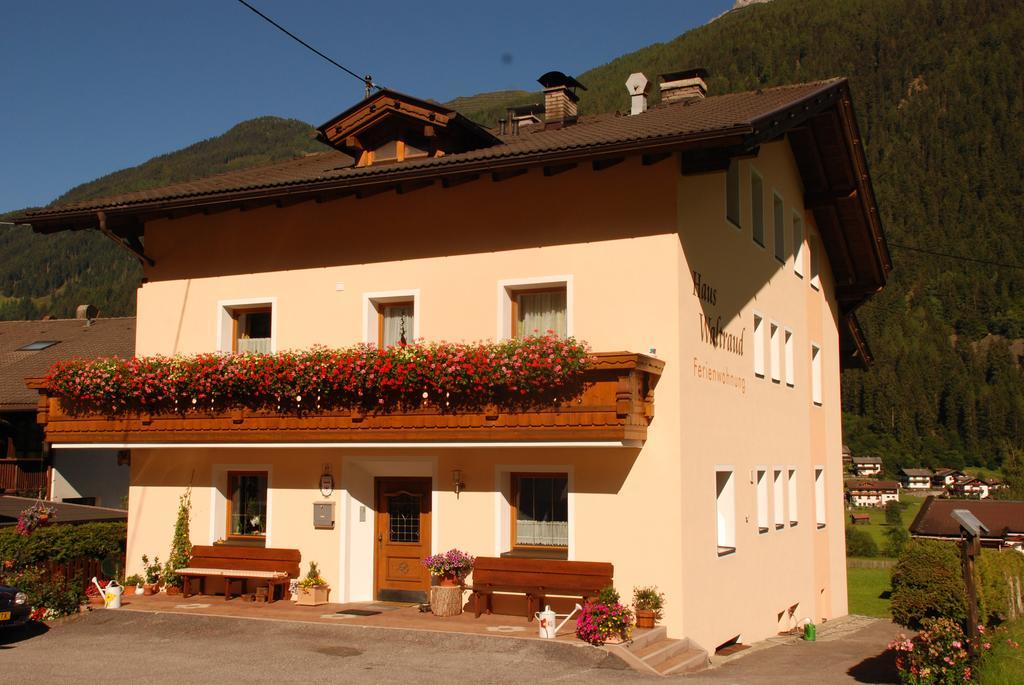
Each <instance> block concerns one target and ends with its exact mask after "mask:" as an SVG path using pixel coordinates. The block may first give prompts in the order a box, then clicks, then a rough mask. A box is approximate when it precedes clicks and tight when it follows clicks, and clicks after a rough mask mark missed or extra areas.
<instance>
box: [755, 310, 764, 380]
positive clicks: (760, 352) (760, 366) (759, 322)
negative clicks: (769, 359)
mask: <svg viewBox="0 0 1024 685" xmlns="http://www.w3.org/2000/svg"><path fill="white" fill-rule="evenodd" d="M754 375H755V376H757V377H758V378H764V318H763V317H762V316H761V315H760V314H758V313H756V312H755V313H754Z"/></svg>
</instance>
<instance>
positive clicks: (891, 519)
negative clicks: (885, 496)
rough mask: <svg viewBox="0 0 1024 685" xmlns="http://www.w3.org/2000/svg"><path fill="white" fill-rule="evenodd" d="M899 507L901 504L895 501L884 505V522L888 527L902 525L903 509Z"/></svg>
mask: <svg viewBox="0 0 1024 685" xmlns="http://www.w3.org/2000/svg"><path fill="white" fill-rule="evenodd" d="M901 505H902V502H897V501H895V500H893V501H891V502H888V503H887V504H886V505H885V522H886V523H888V524H889V525H890V526H902V525H903V507H902V506H901Z"/></svg>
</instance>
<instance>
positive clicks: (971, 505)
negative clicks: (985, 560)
mask: <svg viewBox="0 0 1024 685" xmlns="http://www.w3.org/2000/svg"><path fill="white" fill-rule="evenodd" d="M954 509H967V510H968V511H970V512H971V513H972V514H974V515H975V516H977V517H978V520H979V521H981V522H982V523H983V524H985V527H986V528H988V531H989V532H988V535H987V536H986V538H988V539H1006V538H1008V537H1020V536H1024V502H1022V501H1019V500H961V499H938V498H936V497H928V498H926V499H925V501H924V504H922V505H921V510H920V511H919V512H918V513H917V517H916V518H914V522H913V523H911V524H910V532H911V534H913V535H917V536H921V537H943V538H959V537H960V524H959V523H957V522H956V521H955V520H954V519H953V517H952V513H953V510H954Z"/></svg>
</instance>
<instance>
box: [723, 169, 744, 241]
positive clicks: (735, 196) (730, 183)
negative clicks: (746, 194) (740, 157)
mask: <svg viewBox="0 0 1024 685" xmlns="http://www.w3.org/2000/svg"><path fill="white" fill-rule="evenodd" d="M725 218H726V219H728V220H729V223H731V224H732V225H733V226H735V227H736V228H739V227H740V163H739V161H737V160H735V159H734V160H732V161H730V162H729V170H728V171H726V172H725Z"/></svg>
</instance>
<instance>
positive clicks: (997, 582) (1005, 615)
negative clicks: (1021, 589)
mask: <svg viewBox="0 0 1024 685" xmlns="http://www.w3.org/2000/svg"><path fill="white" fill-rule="evenodd" d="M975 568H976V570H977V573H978V580H979V583H978V604H979V611H978V616H979V618H980V619H981V622H982V623H986V624H993V623H999V622H1002V621H1005V620H1007V619H1009V618H1010V617H1011V615H1012V614H1011V611H1010V592H1011V590H1010V585H1009V583H1008V582H1007V579H1008V578H1011V577H1012V578H1016V579H1017V582H1018V583H1019V582H1024V554H1018V553H1016V552H1011V551H1006V552H1000V551H997V550H991V549H983V550H982V551H981V556H980V557H979V558H978V561H977V563H976V565H975Z"/></svg>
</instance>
